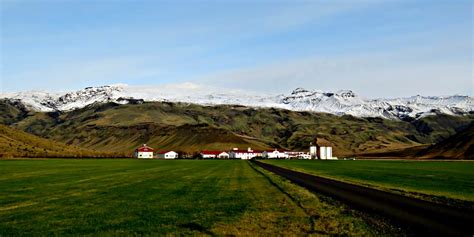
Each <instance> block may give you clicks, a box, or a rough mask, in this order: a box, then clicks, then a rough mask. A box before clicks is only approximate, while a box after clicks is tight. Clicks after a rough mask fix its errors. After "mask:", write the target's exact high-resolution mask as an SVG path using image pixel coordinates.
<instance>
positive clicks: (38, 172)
mask: <svg viewBox="0 0 474 237" xmlns="http://www.w3.org/2000/svg"><path fill="white" fill-rule="evenodd" d="M0 192H1V195H0V236H12V235H15V236H16V235H34V236H37V235H60V236H63V235H99V236H110V235H150V234H152V235H167V234H178V235H226V234H234V235H254V234H260V235H275V234H277V235H305V234H351V233H352V234H356V235H377V233H379V232H377V225H378V224H373V223H375V222H371V221H367V220H368V219H367V218H364V217H361V216H359V215H358V214H357V213H355V212H354V211H351V210H350V209H348V208H347V207H345V206H344V205H342V204H339V203H337V202H335V201H332V200H331V199H327V198H326V199H321V198H318V196H317V195H316V194H312V193H310V192H308V191H306V190H305V189H303V188H300V187H298V186H296V185H293V184H291V183H289V182H288V181H285V180H283V179H281V178H279V177H275V176H273V175H271V174H268V173H266V172H265V171H262V170H259V168H256V167H253V165H252V164H250V163H249V162H246V161H218V160H211V161H192V160H191V161H189V160H187V161H186V160H175V161H163V160H132V159H130V160H127V159H122V160H67V159H44V160H39V159H34V160H32V159H29V160H27V159H25V160H17V159H13V160H0ZM369 219H370V218H369Z"/></svg>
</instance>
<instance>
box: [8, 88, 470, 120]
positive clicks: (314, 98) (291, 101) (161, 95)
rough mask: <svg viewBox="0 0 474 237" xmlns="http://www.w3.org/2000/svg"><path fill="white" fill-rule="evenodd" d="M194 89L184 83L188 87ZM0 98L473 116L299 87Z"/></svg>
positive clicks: (34, 104)
mask: <svg viewBox="0 0 474 237" xmlns="http://www.w3.org/2000/svg"><path fill="white" fill-rule="evenodd" d="M190 87H191V88H196V87H199V86H197V85H193V84H188V85H186V88H190ZM0 98H3V99H6V100H9V101H10V102H12V103H21V104H24V105H25V106H26V107H27V108H28V109H30V110H35V111H39V112H55V111H56V112H58V111H59V112H67V111H72V110H74V109H80V108H84V107H85V106H87V105H91V104H97V103H108V102H114V103H118V104H129V103H131V104H137V103H138V104H139V103H143V102H185V103H193V104H199V105H243V106H248V107H255V108H279V109H287V110H292V111H310V112H324V113H330V114H335V115H339V116H341V115H352V116H355V117H361V118H365V117H380V118H385V119H391V120H406V121H411V120H414V119H419V118H422V117H425V116H429V115H437V114H447V115H467V114H470V113H474V98H473V97H470V96H462V95H453V96H419V95H417V96H411V97H406V98H394V99H367V98H364V97H361V96H359V95H357V94H355V93H354V92H353V91H350V90H342V91H338V92H322V91H317V90H306V89H303V88H297V89H295V90H293V91H292V92H291V93H290V94H288V95H266V94H255V93H250V92H244V91H238V90H223V89H218V88H200V90H198V91H197V92H194V91H191V92H190V91H189V90H186V89H183V88H182V87H167V86H163V87H132V86H127V85H112V86H100V87H87V88H85V89H82V90H78V91H74V92H66V93H48V92H41V91H28V92H18V93H4V94H1V95H0Z"/></svg>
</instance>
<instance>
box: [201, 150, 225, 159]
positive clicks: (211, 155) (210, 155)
mask: <svg viewBox="0 0 474 237" xmlns="http://www.w3.org/2000/svg"><path fill="white" fill-rule="evenodd" d="M201 156H202V158H204V159H215V158H219V159H229V153H227V152H225V151H201Z"/></svg>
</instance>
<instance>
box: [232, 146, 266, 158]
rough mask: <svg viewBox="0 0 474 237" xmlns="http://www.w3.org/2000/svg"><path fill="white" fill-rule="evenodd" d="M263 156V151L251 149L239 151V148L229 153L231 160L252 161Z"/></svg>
mask: <svg viewBox="0 0 474 237" xmlns="http://www.w3.org/2000/svg"><path fill="white" fill-rule="evenodd" d="M262 156H263V152H262V151H254V150H252V148H250V147H249V148H248V149H247V150H239V149H238V148H234V149H232V151H230V152H229V158H231V159H242V160H250V159H252V158H255V157H262Z"/></svg>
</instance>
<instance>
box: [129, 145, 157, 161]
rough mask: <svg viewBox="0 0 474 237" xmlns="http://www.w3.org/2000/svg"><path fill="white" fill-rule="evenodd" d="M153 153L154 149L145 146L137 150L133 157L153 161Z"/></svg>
mask: <svg viewBox="0 0 474 237" xmlns="http://www.w3.org/2000/svg"><path fill="white" fill-rule="evenodd" d="M153 151H154V149H153V148H151V147H149V146H147V145H146V144H143V146H141V147H139V148H137V149H135V152H134V153H133V156H134V157H135V158H139V159H152V158H153Z"/></svg>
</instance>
